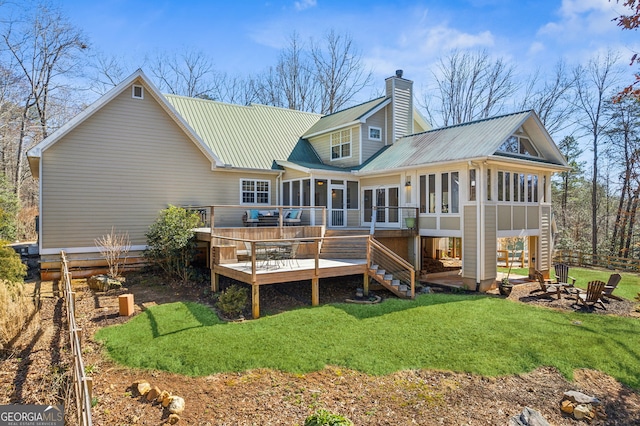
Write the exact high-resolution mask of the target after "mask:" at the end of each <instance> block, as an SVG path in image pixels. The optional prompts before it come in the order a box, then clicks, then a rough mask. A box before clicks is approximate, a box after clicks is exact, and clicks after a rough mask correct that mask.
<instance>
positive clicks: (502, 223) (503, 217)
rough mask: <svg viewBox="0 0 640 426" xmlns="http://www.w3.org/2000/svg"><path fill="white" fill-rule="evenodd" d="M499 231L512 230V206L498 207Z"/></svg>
mask: <svg viewBox="0 0 640 426" xmlns="http://www.w3.org/2000/svg"><path fill="white" fill-rule="evenodd" d="M498 230H500V231H510V230H511V206H498Z"/></svg>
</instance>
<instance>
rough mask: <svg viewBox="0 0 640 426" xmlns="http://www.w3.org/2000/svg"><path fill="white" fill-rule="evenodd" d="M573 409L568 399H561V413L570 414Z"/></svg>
mask: <svg viewBox="0 0 640 426" xmlns="http://www.w3.org/2000/svg"><path fill="white" fill-rule="evenodd" d="M573 407H574V405H573V402H571V401H569V400H568V399H563V400H562V405H561V406H560V409H561V410H562V412H563V413H567V414H571V413H573Z"/></svg>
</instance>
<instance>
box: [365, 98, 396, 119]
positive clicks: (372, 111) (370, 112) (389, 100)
mask: <svg viewBox="0 0 640 426" xmlns="http://www.w3.org/2000/svg"><path fill="white" fill-rule="evenodd" d="M390 103H391V98H387V99H386V100H384V101H383V102H382V103H381V104H379V105H378V106H376V107H374V108H372V109H371V110H370V111H369V112H367V113H366V114H364V115H363V116H362V117H360V123H363V124H364V123H365V122H366V121H367V120H368V119H369V117H371V116H372V115H373V114H375V113H376V112H378V111H380V110H381V109H382V108H384V107H386V106H387V105H389V104H390Z"/></svg>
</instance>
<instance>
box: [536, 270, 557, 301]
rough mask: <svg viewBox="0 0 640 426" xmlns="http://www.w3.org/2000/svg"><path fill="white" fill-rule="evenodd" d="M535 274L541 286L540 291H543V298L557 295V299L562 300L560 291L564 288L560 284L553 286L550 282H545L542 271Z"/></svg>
mask: <svg viewBox="0 0 640 426" xmlns="http://www.w3.org/2000/svg"><path fill="white" fill-rule="evenodd" d="M533 274H534V276H535V278H536V281H538V284H540V290H542V294H541V296H552V295H554V294H555V295H556V296H557V298H558V299H560V289H561V288H562V286H560V285H558V284H552V283H551V282H549V281H548V280H545V279H544V276H543V275H542V273H541V272H540V271H535V272H534V273H533Z"/></svg>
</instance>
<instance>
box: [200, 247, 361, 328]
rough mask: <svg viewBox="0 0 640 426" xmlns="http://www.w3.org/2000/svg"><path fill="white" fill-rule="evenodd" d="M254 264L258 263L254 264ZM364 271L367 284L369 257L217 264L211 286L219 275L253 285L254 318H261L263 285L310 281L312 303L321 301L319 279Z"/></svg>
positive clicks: (212, 287)
mask: <svg viewBox="0 0 640 426" xmlns="http://www.w3.org/2000/svg"><path fill="white" fill-rule="evenodd" d="M254 265H255V266H254ZM357 274H362V276H363V286H364V288H367V287H368V283H369V280H368V275H367V260H366V259H317V258H316V259H296V260H285V261H283V262H275V261H269V262H264V261H254V262H251V261H250V260H249V261H245V262H237V263H224V264H214V265H213V267H212V269H211V275H212V277H211V289H212V291H214V292H217V291H218V290H219V277H220V275H222V276H225V277H228V278H231V279H234V280H237V281H240V282H243V283H247V284H250V285H251V301H252V303H251V304H252V316H253V318H259V317H260V286H261V285H269V284H279V283H285V282H293V281H307V280H310V281H311V305H312V306H317V305H318V304H319V302H320V286H319V284H320V278H331V277H340V276H347V275H357Z"/></svg>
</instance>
